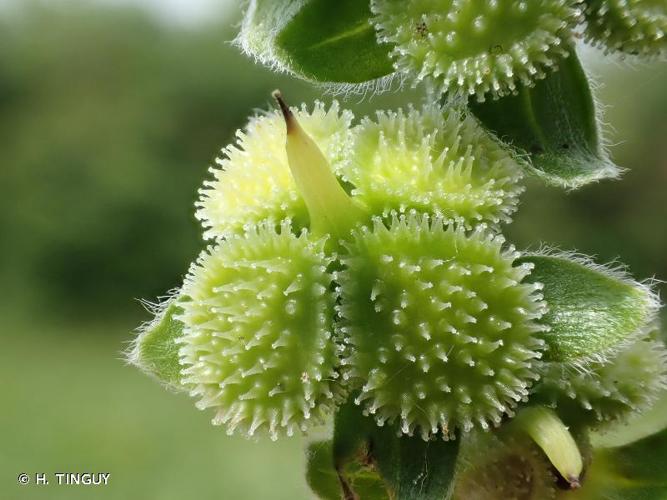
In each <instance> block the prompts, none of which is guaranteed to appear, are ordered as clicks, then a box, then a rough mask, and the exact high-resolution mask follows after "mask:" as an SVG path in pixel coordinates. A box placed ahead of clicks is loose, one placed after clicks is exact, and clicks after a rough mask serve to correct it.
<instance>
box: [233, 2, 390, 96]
mask: <svg viewBox="0 0 667 500" xmlns="http://www.w3.org/2000/svg"><path fill="white" fill-rule="evenodd" d="M370 17H371V11H370V5H369V2H368V1H359V0H340V1H337V2H331V1H329V0H305V1H294V0H282V1H276V0H253V1H251V2H250V5H249V7H248V10H247V11H246V15H245V19H244V21H243V25H242V28H241V33H240V35H239V37H238V43H239V44H240V45H241V47H242V48H243V50H244V51H245V52H247V53H248V54H250V55H252V56H254V57H255V58H257V59H259V60H260V61H261V62H263V63H264V64H267V65H269V66H271V67H273V68H274V69H278V70H283V71H287V72H289V73H292V74H294V75H296V76H299V77H301V78H305V79H307V80H311V81H315V82H323V83H353V84H357V83H363V82H367V81H371V80H376V79H378V78H381V77H383V76H386V75H388V74H390V73H393V71H394V68H393V66H392V63H391V59H390V57H389V53H390V51H391V49H392V47H391V46H390V45H386V44H383V45H381V44H379V43H378V41H377V39H376V36H375V28H374V27H373V25H372V24H371V22H370Z"/></svg>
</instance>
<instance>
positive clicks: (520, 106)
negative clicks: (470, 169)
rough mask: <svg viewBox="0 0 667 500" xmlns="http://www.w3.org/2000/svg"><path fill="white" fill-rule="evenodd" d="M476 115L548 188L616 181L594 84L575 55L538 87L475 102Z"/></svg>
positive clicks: (473, 102)
mask: <svg viewBox="0 0 667 500" xmlns="http://www.w3.org/2000/svg"><path fill="white" fill-rule="evenodd" d="M470 108H471V110H472V112H473V113H474V114H475V115H476V116H477V117H478V118H479V119H480V121H481V122H482V123H483V124H484V125H485V126H486V127H488V128H489V129H490V130H491V131H493V132H494V133H495V134H496V135H497V136H498V137H499V138H500V139H501V140H503V141H505V142H507V143H509V144H512V145H513V146H514V147H516V148H518V149H519V150H521V152H522V153H525V154H526V155H527V157H528V158H529V160H530V169H531V171H532V172H534V173H535V174H537V175H538V176H539V177H541V178H542V179H544V180H545V181H546V182H547V183H548V184H553V185H556V186H561V187H565V188H569V189H575V188H578V187H580V186H583V185H585V184H587V183H589V182H594V181H598V180H601V179H606V178H616V177H618V176H619V174H620V172H621V171H620V169H619V168H618V167H617V166H616V165H614V164H613V163H612V162H611V160H610V159H609V158H608V156H607V154H606V152H605V150H604V148H603V146H602V142H601V139H600V130H599V128H600V127H599V124H598V116H597V110H596V106H595V102H594V100H593V94H592V92H591V88H590V83H589V80H588V77H587V76H586V73H585V72H584V70H583V68H582V66H581V63H580V62H579V59H578V57H577V54H576V52H575V51H574V49H571V50H570V56H569V57H568V58H566V59H563V60H562V61H561V63H560V66H559V68H558V71H554V72H551V73H550V74H549V75H548V76H547V77H546V78H545V79H544V80H540V81H538V82H537V83H536V84H535V86H533V87H521V88H520V89H519V91H518V93H517V94H516V95H513V96H508V97H504V98H502V99H499V100H496V101H488V102H484V103H477V102H475V100H474V99H473V100H471V101H470Z"/></svg>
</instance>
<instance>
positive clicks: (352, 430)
mask: <svg viewBox="0 0 667 500" xmlns="http://www.w3.org/2000/svg"><path fill="white" fill-rule="evenodd" d="M353 401H354V396H353V397H351V398H350V399H349V400H348V401H347V403H345V404H344V405H343V406H341V407H340V408H339V410H338V414H337V415H336V420H335V427H334V443H333V451H334V464H336V467H337V468H338V470H341V468H342V467H343V465H344V464H345V463H347V462H348V461H350V460H355V459H356V460H359V459H360V457H361V460H362V461H363V462H364V463H368V464H372V466H373V467H374V468H375V469H376V470H377V471H378V472H379V474H380V476H381V477H382V479H383V480H384V482H385V484H386V486H387V489H388V490H389V492H390V498H392V499H394V500H436V499H437V500H442V499H443V498H446V497H447V495H448V494H449V493H450V490H451V489H452V486H453V480H454V472H455V468H456V461H457V457H458V452H459V440H455V441H444V440H442V439H440V438H438V439H433V440H430V441H424V440H423V439H422V438H421V437H419V436H405V435H402V436H400V437H399V434H400V433H399V432H398V429H397V428H396V427H395V426H394V425H389V424H385V425H384V426H383V427H379V426H377V425H376V423H375V421H374V420H373V419H372V418H370V417H367V416H364V415H362V413H361V409H360V408H359V407H358V406H356V405H355V404H354V403H353ZM347 482H348V484H350V481H349V480H348V481H347ZM361 498H364V497H363V496H362V497H361Z"/></svg>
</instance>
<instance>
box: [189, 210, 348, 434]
mask: <svg viewBox="0 0 667 500" xmlns="http://www.w3.org/2000/svg"><path fill="white" fill-rule="evenodd" d="M323 245H324V242H323V240H316V241H314V240H312V239H311V238H310V237H309V236H308V235H307V234H306V233H305V232H304V233H302V234H301V236H298V237H297V236H295V235H294V234H293V232H292V229H291V228H290V227H289V224H288V223H283V224H282V226H281V229H280V231H279V232H277V231H276V230H275V228H274V227H273V226H270V225H268V224H267V225H263V226H260V227H258V228H254V229H251V230H249V231H248V232H247V233H246V234H244V235H242V236H232V237H230V238H229V239H227V240H226V241H224V242H222V243H220V245H218V246H216V247H214V248H209V249H208V250H206V251H204V252H203V253H202V254H201V255H200V257H199V258H198V260H197V261H196V262H195V263H194V264H193V265H192V266H191V268H190V271H189V273H188V276H187V277H186V278H185V282H184V285H183V290H182V293H183V294H184V295H187V296H188V297H190V299H191V300H189V301H187V302H183V303H182V304H181V306H182V308H183V313H182V315H181V316H180V319H181V320H182V321H183V323H184V324H185V332H184V335H183V336H182V337H181V338H180V339H179V342H180V343H181V347H180V357H181V363H182V364H183V365H184V368H183V369H182V383H183V384H184V385H185V386H187V387H188V388H189V390H190V394H191V395H192V396H194V397H197V398H199V401H198V402H197V407H199V408H200V409H204V408H213V409H214V410H215V411H216V415H215V418H214V420H213V422H214V423H215V424H226V425H227V430H228V433H229V434H231V433H233V432H234V431H235V430H238V431H240V432H242V433H245V434H247V435H253V434H254V433H255V431H257V430H265V431H268V433H269V434H270V436H271V437H272V438H276V437H277V436H278V435H279V434H280V433H286V434H287V435H291V434H293V433H294V432H295V431H298V430H305V429H306V428H307V427H308V426H309V424H311V423H313V422H319V417H320V416H321V415H322V414H324V413H326V412H327V411H329V410H331V408H332V406H333V404H334V396H335V394H334V393H335V391H336V387H335V385H334V383H335V379H336V378H337V369H336V368H337V365H338V350H339V348H338V345H337V343H336V341H335V339H334V338H332V333H333V332H332V330H333V326H332V322H333V316H334V310H333V303H334V298H333V294H332V293H331V291H330V286H331V275H330V274H329V273H328V272H327V266H328V265H329V264H330V263H331V260H332V259H331V257H328V256H326V255H325V254H324V253H323Z"/></svg>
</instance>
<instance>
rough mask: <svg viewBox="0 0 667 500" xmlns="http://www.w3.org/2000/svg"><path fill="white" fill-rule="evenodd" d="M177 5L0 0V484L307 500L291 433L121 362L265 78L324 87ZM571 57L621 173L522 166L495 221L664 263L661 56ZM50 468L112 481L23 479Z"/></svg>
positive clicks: (40, 489) (299, 91)
mask: <svg viewBox="0 0 667 500" xmlns="http://www.w3.org/2000/svg"><path fill="white" fill-rule="evenodd" d="M175 3H179V2H165V3H164V4H160V2H148V1H146V2H142V1H141V0H136V1H135V2H134V4H136V5H132V2H129V1H124V2H114V1H111V0H107V1H105V2H98V3H92V2H84V1H79V2H72V1H66V0H51V1H42V2H38V1H32V0H31V1H28V0H15V1H13V2H12V1H7V0H5V1H4V2H2V1H0V249H1V250H2V253H1V257H2V258H1V259H0V282H1V283H2V285H3V289H4V291H5V292H4V295H3V300H2V301H0V314H1V316H0V318H2V320H1V323H0V324H2V336H3V346H2V349H0V380H1V382H0V391H1V392H0V394H1V398H2V399H1V400H2V405H1V408H2V411H0V471H1V475H0V498H2V499H4V498H8V499H24V498H31V499H32V498H35V499H37V498H39V499H47V498H48V499H65V498H67V499H70V498H75V499H76V498H102V499H111V498H113V499H133V498H141V499H181V498H196V499H209V498H210V499H239V500H245V499H300V498H309V493H308V490H307V487H306V485H305V482H304V480H303V458H302V444H303V443H302V442H301V440H299V439H292V440H284V441H280V442H278V443H270V442H265V441H259V442H252V441H246V440H243V439H237V438H228V437H226V436H225V435H224V432H223V431H222V430H221V429H219V428H214V427H212V426H210V424H209V418H210V415H208V414H205V413H202V412H198V411H197V410H195V409H194V407H193V406H192V404H191V402H190V401H189V400H188V399H187V397H185V396H183V395H175V394H171V393H169V392H167V391H164V390H163V389H162V388H161V387H160V386H159V385H157V384H155V383H154V382H153V381H152V380H150V379H148V378H147V377H145V376H144V375H142V374H141V373H139V372H138V371H137V370H135V369H133V368H130V367H128V366H126V365H125V364H124V362H123V360H122V355H121V352H122V350H123V349H124V348H125V346H126V343H127V342H128V340H129V339H130V338H131V333H130V332H131V330H132V329H133V328H134V327H135V326H136V325H137V324H138V323H139V322H141V321H143V320H146V319H148V315H147V313H146V312H145V311H144V310H143V308H142V306H141V305H140V304H139V302H138V301H137V300H136V299H138V298H149V299H154V298H156V297H157V296H159V295H160V294H163V293H164V292H165V291H167V290H168V289H170V288H172V287H175V286H178V285H179V283H180V281H181V279H182V276H183V274H184V273H185V271H186V270H187V266H188V263H189V262H190V260H192V259H193V258H194V257H195V256H196V254H197V253H198V251H199V249H201V248H202V246H203V243H202V241H201V239H200V231H199V228H198V225H197V223H196V221H195V220H194V217H193V201H194V199H195V197H196V190H197V188H198V187H199V185H200V184H201V183H202V180H203V179H204V177H205V176H206V169H207V168H208V166H209V165H210V163H211V161H212V159H213V158H214V157H215V156H216V155H217V153H218V150H219V149H220V147H221V146H223V145H225V144H226V143H228V142H230V141H231V140H232V139H233V134H234V131H235V129H236V128H238V127H241V126H243V124H244V122H245V121H246V119H247V116H248V115H249V114H250V113H252V111H253V110H254V109H255V108H265V107H266V106H268V105H269V93H270V91H271V90H272V89H274V88H276V87H280V88H281V89H282V90H283V92H284V93H285V94H286V96H287V97H289V98H290V99H291V101H292V102H295V103H296V102H298V101H306V102H308V101H310V100H312V99H314V98H317V97H322V96H321V95H320V94H321V92H320V91H318V90H317V89H314V88H312V87H309V86H308V85H306V84H304V83H300V82H295V81H293V80H291V79H289V78H287V77H285V76H280V75H274V74H271V73H270V72H268V71H267V70H265V69H263V68H261V67H258V66H256V65H254V64H253V62H252V61H250V60H248V59H246V58H244V57H243V56H242V55H241V54H239V53H238V51H237V49H236V48H235V47H233V46H232V45H231V44H230V43H229V41H230V40H231V39H232V38H233V37H234V25H235V24H236V23H237V22H238V6H236V5H235V2H233V1H231V0H228V1H226V2H225V1H224V0H221V1H219V2H217V3H216V2H210V1H209V2H203V4H201V5H199V4H198V3H197V2H191V3H188V2H180V3H179V5H180V6H181V10H178V11H172V12H171V14H169V13H167V14H169V15H165V13H164V12H162V10H164V9H162V10H158V11H156V10H155V8H153V9H152V10H150V9H144V8H142V7H145V6H147V5H149V4H150V5H151V6H152V7H155V6H156V5H158V6H160V5H162V6H163V7H164V6H165V5H167V4H175ZM204 4H206V5H204ZM195 5H199V7H202V6H203V5H204V7H206V8H207V9H209V10H206V11H205V12H204V13H203V14H201V13H200V15H199V17H198V18H196V19H194V20H193V19H190V18H188V17H187V15H186V14H187V13H188V9H194V8H195ZM212 6H214V8H212V9H210V7H212ZM204 7H202V8H204ZM223 7H224V8H223ZM584 59H585V60H586V61H587V63H588V68H589V70H590V71H591V72H592V74H593V75H595V76H596V77H597V79H598V82H600V87H599V89H598V97H599V100H600V102H601V103H602V104H603V105H604V107H605V122H606V129H607V135H608V139H609V143H610V144H611V145H612V147H611V151H612V155H613V158H614V159H615V160H616V162H617V163H618V164H620V165H622V166H624V167H627V168H628V169H629V170H628V172H627V173H626V174H625V176H624V178H623V180H622V181H621V182H610V181H607V182H602V183H600V184H597V185H594V186H591V187H587V188H584V189H582V190H580V191H578V192H576V193H570V194H568V193H565V192H563V191H560V190H558V189H555V188H546V187H543V186H541V185H540V184H539V182H538V181H534V180H531V181H530V182H529V189H528V191H527V193H526V194H525V195H524V198H523V203H522V206H521V210H520V211H519V214H518V216H517V217H516V222H515V223H514V224H513V225H512V226H510V227H509V228H508V229H507V232H508V235H509V237H510V239H512V240H513V241H514V242H515V243H516V244H517V246H519V247H520V248H522V247H526V246H530V247H533V248H535V247H537V246H538V245H539V244H540V242H545V243H548V244H550V245H557V246H559V247H562V248H566V249H573V248H574V249H577V250H579V251H581V252H583V253H587V254H593V255H596V256H597V259H598V260H599V261H601V262H607V261H610V260H613V259H618V260H619V261H620V262H623V263H626V264H627V265H628V266H629V267H630V269H631V270H632V273H633V274H634V276H635V277H637V278H641V279H643V278H648V277H652V276H655V277H657V278H662V279H667V258H666V256H667V229H666V226H667V64H662V65H661V64H658V63H651V64H649V63H642V64H637V63H636V62H635V63H632V64H630V63H628V62H627V61H626V62H621V61H619V60H617V59H604V58H602V57H601V56H600V54H598V53H597V52H595V51H592V50H586V51H585V54H584ZM323 99H324V100H329V99H331V96H328V97H327V96H324V97H323ZM404 100H405V96H402V95H400V94H399V95H397V94H392V95H383V96H379V97H369V96H365V97H363V96H350V97H349V98H348V99H346V100H345V105H346V106H348V107H350V108H352V109H353V110H355V112H356V113H357V114H358V115H361V114H365V113H369V112H372V109H373V108H376V107H382V106H397V105H399V104H400V103H401V102H404ZM659 288H660V289H661V290H662V291H663V292H664V291H665V290H666V288H665V286H664V285H660V286H659ZM663 295H664V293H663ZM57 471H80V472H85V471H90V472H92V471H94V472H100V471H102V472H110V473H111V483H110V486H108V487H105V488H101V487H97V488H96V489H91V488H84V487H65V486H61V487H57V486H53V485H49V486H36V485H28V486H19V485H18V484H17V480H16V476H17V475H18V474H19V473H21V472H28V473H31V474H32V473H35V472H47V473H53V472H57ZM52 482H53V481H52Z"/></svg>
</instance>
